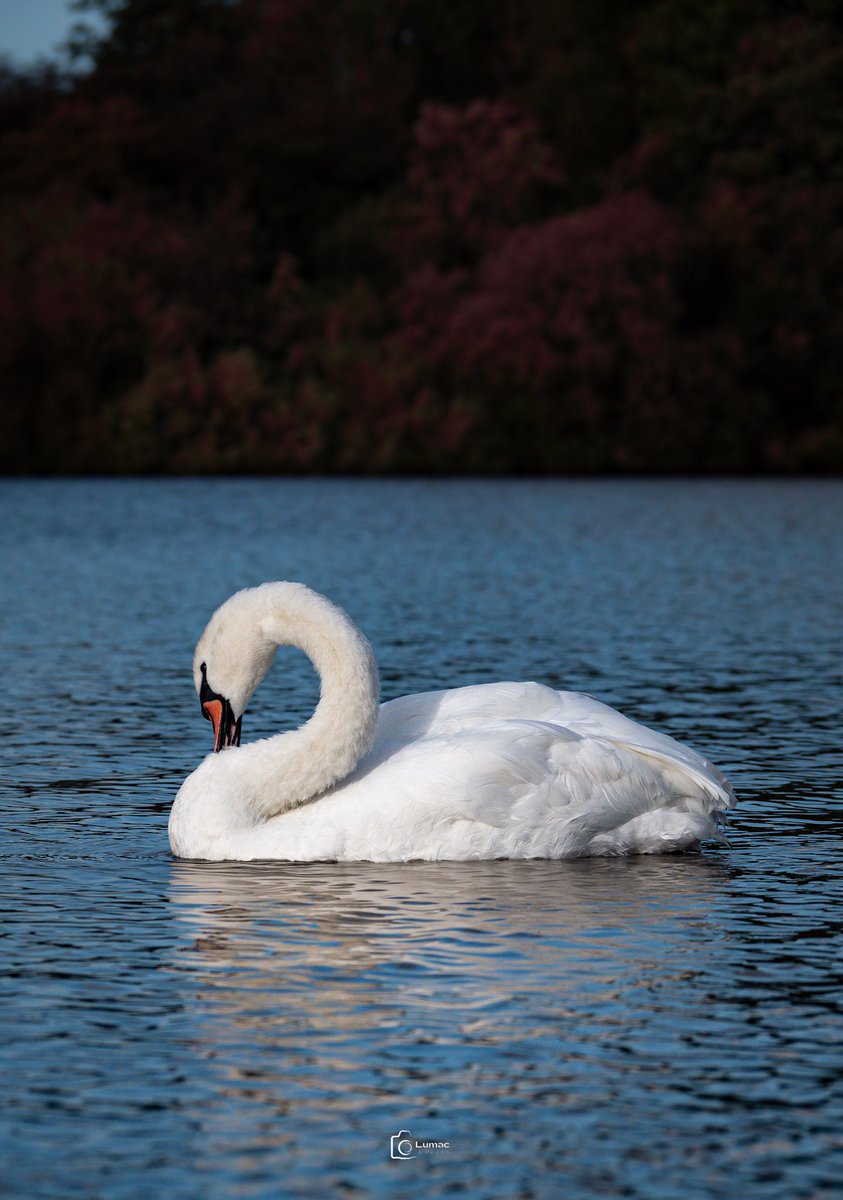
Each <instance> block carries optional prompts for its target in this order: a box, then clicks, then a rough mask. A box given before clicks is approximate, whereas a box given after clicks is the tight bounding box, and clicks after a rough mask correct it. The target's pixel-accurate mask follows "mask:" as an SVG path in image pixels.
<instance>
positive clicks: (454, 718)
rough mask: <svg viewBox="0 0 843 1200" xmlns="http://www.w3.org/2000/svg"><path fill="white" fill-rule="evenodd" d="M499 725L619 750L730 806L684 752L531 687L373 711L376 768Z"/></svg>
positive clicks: (433, 695) (471, 692) (411, 701)
mask: <svg viewBox="0 0 843 1200" xmlns="http://www.w3.org/2000/svg"><path fill="white" fill-rule="evenodd" d="M500 721H505V722H511V721H517V722H521V723H526V722H531V721H532V722H539V723H542V722H543V723H544V724H546V725H547V726H548V728H549V729H553V730H555V731H556V733H555V737H556V739H557V740H558V739H561V740H563V741H564V740H565V738H566V735H576V736H578V737H579V738H582V739H585V740H589V741H591V740H598V741H600V742H602V743H610V744H613V745H615V746H621V747H625V748H627V749H629V750H631V751H634V752H635V753H637V754H639V755H642V756H645V757H646V758H648V759H650V760H651V761H653V762H655V763H659V764H662V765H664V766H667V767H669V768H671V769H672V771H673V774H674V775H676V772H677V771H678V772H680V773H681V774H684V775H685V776H687V778H688V779H689V780H690V781H692V782H693V783H694V784H696V785H697V786H698V787H700V788H702V789H703V790H704V791H705V792H707V793H709V794H710V795H712V796H713V797H714V798H716V800H717V801H718V802H719V806H721V807H731V805H732V804H733V803H734V793H733V792H732V788H731V785H730V784H729V782H728V780H727V779H726V777H725V776H724V775H723V773H722V772H721V771H719V770H718V769H717V767H715V766H714V765H713V764H712V763H711V762H709V761H708V759H706V758H705V757H704V756H703V755H702V754H699V753H698V752H697V751H696V750H692V749H691V748H690V746H685V745H682V744H681V743H679V742H677V741H675V740H674V739H673V738H672V737H669V736H668V735H667V734H664V733H658V732H657V731H656V730H654V729H649V728H648V727H647V726H645V725H641V724H639V723H638V722H637V721H633V720H631V719H630V718H629V717H625V716H624V715H623V714H622V713H619V712H618V711H617V710H616V709H613V708H610V707H609V705H608V704H603V703H602V702H601V701H599V700H595V699H594V698H593V697H592V696H588V695H585V694H584V693H582V692H557V691H554V690H553V689H552V688H549V687H545V686H543V685H542V684H538V683H511V682H506V683H490V684H477V685H474V686H472V687H463V688H454V689H452V690H450V691H444V692H423V693H420V694H418V695H411V696H402V697H401V698H400V699H398V700H392V701H389V702H388V703H386V704H384V705H382V706H381V712H380V718H379V723H378V736H377V742H376V745H375V747H374V753H375V755H376V757H377V760H378V761H383V760H384V759H385V758H386V757H388V756H389V753H391V752H394V751H395V750H396V749H398V748H400V746H401V745H403V744H405V743H406V742H409V741H412V740H415V739H421V740H422V741H424V740H427V739H430V738H434V737H447V736H448V735H451V734H454V735H456V736H457V737H458V738H459V739H461V740H464V739H465V738H466V737H467V735H468V733H469V732H471V731H473V732H480V731H482V730H484V729H485V730H491V729H492V728H495V727H497V723H498V722H500ZM495 736H496V737H500V733H499V732H498V733H496V734H495ZM390 747H391V749H390ZM583 753H585V752H584V751H583ZM528 757H529V756H528ZM536 761H538V760H536ZM595 769H596V765H595Z"/></svg>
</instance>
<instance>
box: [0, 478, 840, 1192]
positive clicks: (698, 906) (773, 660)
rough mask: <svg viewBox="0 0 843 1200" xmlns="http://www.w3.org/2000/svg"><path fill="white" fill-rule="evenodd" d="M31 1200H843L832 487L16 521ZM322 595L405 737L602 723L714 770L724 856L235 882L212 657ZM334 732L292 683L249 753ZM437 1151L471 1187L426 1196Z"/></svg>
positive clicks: (230, 484) (11, 859)
mask: <svg viewBox="0 0 843 1200" xmlns="http://www.w3.org/2000/svg"><path fill="white" fill-rule="evenodd" d="M0 508H2V516H3V520H2V523H0V557H1V558H2V563H3V582H2V600H3V604H2V627H0V655H2V667H3V672H2V679H3V680H4V683H5V694H4V709H5V720H4V733H3V751H4V755H3V761H4V769H3V777H2V781H0V805H2V812H3V827H4V830H3V841H2V851H0V853H2V872H3V880H4V883H3V890H4V904H3V910H4V913H5V918H4V921H3V942H2V950H3V963H4V967H5V972H4V979H3V983H2V992H0V1027H2V1029H3V1032H4V1039H3V1047H2V1051H0V1058H2V1077H3V1080H4V1083H3V1087H2V1089H0V1108H2V1112H3V1151H4V1168H3V1172H2V1178H3V1186H4V1187H5V1189H6V1190H7V1192H8V1194H10V1195H12V1196H15V1197H17V1196H20V1197H26V1198H27V1200H31V1198H34V1197H61V1198H62V1200H64V1198H65V1197H71V1196H72V1197H86V1198H87V1197H97V1198H106V1200H112V1198H115V1200H116V1198H118V1197H119V1198H124V1197H125V1198H129V1197H132V1198H134V1197H138V1198H140V1197H143V1198H147V1197H149V1196H161V1197H167V1198H168V1200H194V1198H195V1197H197V1196H202V1197H207V1198H210V1200H214V1198H216V1197H220V1198H222V1197H230V1196H238V1197H239V1196H244V1197H252V1196H254V1197H278V1196H284V1195H291V1196H298V1195H303V1196H304V1195H308V1196H329V1195H350V1196H351V1195H375V1196H384V1197H386V1196H388V1197H395V1196H397V1197H408V1198H415V1197H419V1198H421V1197H429V1196H431V1195H438V1194H441V1195H446V1194H451V1193H454V1194H463V1195H467V1196H480V1197H493V1196H495V1197H496V1196H506V1197H516V1196H521V1197H543V1196H548V1197H560V1196H564V1197H566V1198H571V1197H591V1196H596V1195H599V1196H623V1197H634V1198H640V1200H660V1198H662V1197H663V1198H664V1200H668V1198H670V1200H673V1198H674V1197H676V1196H677V1195H682V1196H683V1197H688V1198H693V1197H724V1198H727V1197H728V1198H729V1200H733V1198H734V1197H735V1196H741V1195H746V1196H751V1197H753V1200H757V1198H758V1197H782V1198H783V1200H784V1198H786V1200H794V1198H798V1197H806V1198H807V1197H811V1200H823V1198H825V1197H832V1196H840V1195H841V1180H843V1050H841V1034H843V1011H842V1010H843V967H841V960H842V959H843V955H841V949H843V947H841V941H842V940H843V938H841V919H840V911H841V902H843V881H841V872H840V847H841V823H840V816H841V800H840V796H841V776H843V767H841V759H840V711H839V710H840V691H839V688H840V682H841V681H840V670H841V663H840V657H839V631H840V622H841V615H843V611H842V610H843V605H842V604H841V600H843V542H842V541H841V529H843V485H841V484H839V483H835V482H827V481H826V482H823V481H820V482H800V481H794V482H778V483H765V482H724V481H714V482H703V481H696V482H671V481H659V482H647V481H638V482H609V483H607V482H506V483H498V482H493V481H492V482H465V483H462V482H435V483H431V482H415V481H383V482H361V481H357V482H355V481H334V482H332V481H318V480H317V481H309V482H288V481H281V482H274V481H273V482H270V481H267V482H252V481H225V482H221V481H206V480H194V481H172V482H155V481H113V482H106V481H90V482H86V481H77V482H68V481H51V482H28V481H10V482H6V483H3V484H2V485H0ZM272 578H293V579H302V580H305V581H307V582H308V583H310V584H311V585H312V586H314V587H316V588H318V589H319V590H322V591H325V592H327V593H328V594H330V595H331V596H332V597H333V598H334V599H336V600H337V601H338V602H340V603H341V604H343V605H344V606H346V607H347V608H348V609H349V611H350V612H351V613H352V614H353V616H354V617H355V618H356V619H357V620H358V622H359V623H360V624H361V625H362V626H363V628H364V629H365V630H366V631H367V632H368V634H369V635H370V637H371V639H372V641H373V643H374V645H375V648H376V650H377V653H378V657H379V660H380V663H381V666H382V677H383V688H384V694H385V696H386V697H387V698H389V697H391V696H394V695H398V694H400V693H402V692H405V691H415V690H421V689H424V688H429V687H438V686H443V685H448V684H451V685H457V684H462V683H468V682H477V681H483V680H490V679H496V678H506V677H510V678H532V679H538V680H541V681H543V682H546V683H550V684H556V685H558V686H565V687H572V688H578V689H583V690H586V691H590V692H592V693H595V694H597V695H598V696H600V697H601V698H603V699H605V700H607V701H609V702H610V703H613V704H615V705H617V706H618V707H620V708H622V709H623V710H624V711H626V712H628V713H630V714H631V715H633V716H636V717H638V718H640V719H641V720H643V721H645V722H648V723H651V724H653V725H656V726H658V727H660V728H663V729H665V730H667V731H669V732H671V733H673V734H674V735H676V736H677V737H680V738H683V739H686V740H688V741H689V742H690V743H691V744H693V745H695V746H697V747H698V748H699V749H701V750H703V751H704V752H705V753H707V754H708V755H709V756H710V757H711V758H712V759H713V760H714V761H715V762H717V763H718V764H719V765H720V766H722V767H723V768H724V769H725V770H727V771H728V773H729V775H730V776H731V778H732V780H733V782H734V784H735V787H736V788H737V790H738V793H739V797H740V805H739V807H738V809H737V812H736V814H735V816H734V819H733V821H732V832H731V834H730V841H731V846H730V847H729V848H711V849H707V850H706V851H704V852H703V853H702V854H700V855H686V856H679V857H671V858H663V859H653V858H645V859H637V860H635V859H633V860H585V861H580V862H566V863H544V862H527V863H475V864H447V863H442V864H411V865H408V866H382V865H360V866H354V865H341V866H336V865H333V866H332V865H325V864H317V865H308V866H293V865H284V864H257V865H252V864H242V865H226V864H221V865H202V864H191V863H178V862H174V861H172V860H171V858H170V855H169V852H168V848H167V840H166V822H167V813H168V809H169V805H170V802H171V799H172V797H173V795H174V793H175V791H176V789H177V787H178V784H179V782H180V780H181V779H182V778H183V777H184V776H185V775H186V774H187V773H188V772H189V771H190V770H191V769H192V768H193V766H194V765H195V764H196V763H197V761H198V760H199V758H200V756H201V755H202V754H204V753H205V752H206V751H207V749H208V736H209V726H208V725H207V724H206V723H205V722H204V721H202V720H201V718H200V714H199V707H198V703H197V701H196V698H195V696H194V694H193V692H192V683H191V678H190V661H191V652H192V647H193V643H194V641H195V639H196V637H197V636H198V634H199V632H200V631H201V629H202V627H203V625H204V623H205V620H206V619H207V617H208V615H209V614H210V612H211V611H212V609H213V608H214V607H215V606H216V604H218V603H219V602H220V601H221V600H223V599H224V598H225V597H226V596H227V595H228V594H229V593H230V592H232V591H234V590H235V589H236V588H238V587H241V586H244V585H247V584H254V583H257V582H259V581H262V580H264V579H272ZM315 699H316V684H315V681H314V679H313V677H312V675H311V673H310V670H309V668H308V665H307V663H306V661H305V659H304V658H303V656H301V655H298V654H295V653H294V652H288V653H286V654H284V655H283V656H279V661H278V663H277V666H276V669H275V671H274V673H273V675H272V676H271V677H270V679H268V680H267V682H266V684H265V685H264V687H263V688H262V689H261V691H260V693H259V694H258V696H257V697H256V699H255V702H254V705H253V709H252V710H250V712H249V713H248V714H247V718H246V722H245V737H246V738H249V737H254V736H256V735H260V734H266V733H270V732H272V731H273V730H274V729H276V728H279V727H291V726H293V725H295V724H296V723H298V722H299V721H300V720H301V719H302V718H304V717H305V716H306V715H307V714H308V711H309V709H310V708H311V707H312V706H313V704H314V703H315ZM405 1130H406V1131H409V1133H410V1135H411V1137H412V1138H413V1139H417V1140H420V1141H446V1142H448V1143H449V1146H448V1148H447V1149H439V1150H429V1151H424V1152H419V1153H418V1154H417V1155H416V1156H415V1157H414V1158H413V1159H411V1160H408V1161H396V1160H391V1159H390V1138H391V1136H392V1135H395V1134H397V1133H399V1132H400V1131H405Z"/></svg>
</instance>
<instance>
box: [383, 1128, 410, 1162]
mask: <svg viewBox="0 0 843 1200" xmlns="http://www.w3.org/2000/svg"><path fill="white" fill-rule="evenodd" d="M389 1157H390V1158H415V1157H416V1156H415V1154H414V1153H413V1139H412V1137H411V1136H410V1131H409V1129H401V1130H399V1132H398V1133H393V1135H392V1137H391V1138H390V1139H389Z"/></svg>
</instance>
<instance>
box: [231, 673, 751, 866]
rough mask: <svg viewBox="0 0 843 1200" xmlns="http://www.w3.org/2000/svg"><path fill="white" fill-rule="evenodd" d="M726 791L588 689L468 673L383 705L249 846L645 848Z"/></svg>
mask: <svg viewBox="0 0 843 1200" xmlns="http://www.w3.org/2000/svg"><path fill="white" fill-rule="evenodd" d="M732 801H733V796H732V792H731V788H730V787H729V785H728V783H727V782H726V781H725V779H724V778H723V776H722V775H721V774H720V772H719V771H717V770H716V768H714V767H713V766H712V765H711V764H710V763H709V762H708V761H707V760H706V759H705V758H703V756H702V755H700V754H697V753H696V752H695V751H694V750H691V749H690V748H688V747H686V746H682V745H680V744H679V743H678V742H675V741H674V740H673V739H672V738H670V737H667V736H665V735H664V734H660V733H656V732H654V731H653V730H650V729H647V728H645V727H644V726H642V725H639V724H638V723H637V722H635V721H632V720H629V719H628V718H627V717H624V716H623V715H622V714H620V713H618V712H616V711H615V710H614V709H611V708H609V707H608V706H607V705H605V704H601V703H600V702H599V701H597V700H594V699H592V697H590V696H585V695H581V694H579V693H575V692H556V691H554V690H553V689H551V688H548V687H544V686H542V685H540V684H536V683H494V684H481V685H476V686H473V687H464V688H457V689H454V690H451V691H443V692H427V693H422V694H418V695H411V696H403V697H401V698H399V699H397V700H391V701H389V702H387V703H386V704H384V705H382V707H381V710H380V715H379V719H378V725H377V731H376V738H375V742H374V745H373V747H372V749H371V750H370V751H369V753H368V754H366V755H365V756H364V757H363V758H362V759H361V761H360V763H359V765H358V767H357V769H356V770H355V771H354V772H353V773H352V774H351V775H350V776H349V777H348V778H347V779H345V780H343V781H342V783H340V784H338V785H337V787H336V788H334V789H332V790H331V791H329V792H327V793H326V794H325V795H323V796H322V797H320V798H319V799H318V800H317V801H316V802H315V803H311V804H308V805H305V806H303V807H302V808H300V809H298V810H296V811H294V812H289V813H286V814H285V815H284V816H283V817H282V818H279V819H278V821H277V822H275V821H270V822H269V823H268V825H267V826H266V828H265V831H264V833H263V835H262V838H261V842H262V847H263V849H262V853H263V854H265V856H266V857H284V856H287V857H292V858H309V857H318V858H338V859H370V860H380V861H389V860H396V859H397V860H400V859H416V858H424V859H431V858H434V859H435V858H441V859H471V858H534V857H535V858H571V857H578V856H581V855H586V854H628V853H655V852H663V851H665V850H681V849H687V848H689V847H692V846H695V845H697V844H698V843H699V842H700V840H703V839H705V838H720V837H721V836H722V835H721V834H720V833H719V830H718V824H717V819H718V815H719V813H721V812H722V811H723V810H725V809H727V808H728V807H730V805H731V803H732ZM273 826H275V829H273ZM255 832H256V833H257V831H255ZM264 839H265V840H264ZM254 856H255V857H260V856H261V854H260V853H256V854H255V855H254Z"/></svg>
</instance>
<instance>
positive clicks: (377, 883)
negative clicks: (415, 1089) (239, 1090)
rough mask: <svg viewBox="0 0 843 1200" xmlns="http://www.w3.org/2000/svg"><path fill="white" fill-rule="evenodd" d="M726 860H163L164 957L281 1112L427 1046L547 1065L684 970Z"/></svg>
mask: <svg viewBox="0 0 843 1200" xmlns="http://www.w3.org/2000/svg"><path fill="white" fill-rule="evenodd" d="M730 874H731V870H730V868H729V867H728V866H727V865H726V863H724V862H723V861H721V860H719V859H717V858H716V857H706V856H703V857H688V858H683V859H682V860H677V859H664V858H662V859H637V860H620V861H619V860H609V861H607V860H601V859H585V860H579V861H576V862H564V863H552V862H495V863H418V864H411V865H393V864H365V865H353V866H352V865H338V864H312V865H308V866H304V867H303V866H300V865H298V866H295V865H291V864H279V863H271V864H270V863H265V864H260V865H259V866H257V867H256V866H254V865H245V864H230V863H219V864H217V863H213V864H210V863H205V864H202V863H185V862H174V863H173V867H172V877H171V881H172V883H171V899H172V903H173V905H174V908H175V911H176V913H177V915H178V918H179V920H180V921H181V922H182V924H183V932H184V935H185V936H184V942H183V949H182V951H181V952H180V954H179V956H178V961H177V964H176V965H177V969H179V970H180V971H183V972H187V975H186V977H185V988H186V990H187V991H188V992H189V993H190V995H189V997H188V999H187V1003H189V1004H190V1005H192V1006H195V1007H198V1008H199V1009H200V1010H201V1012H202V1013H203V1015H204V1016H205V1017H207V1020H206V1021H204V1022H203V1031H202V1041H203V1042H204V1044H205V1050H206V1052H207V1053H208V1054H211V1053H213V1054H214V1055H215V1056H216V1057H217V1060H218V1063H219V1066H220V1068H221V1069H222V1070H223V1071H224V1074H225V1075H226V1077H227V1079H228V1080H229V1081H231V1082H232V1083H234V1082H235V1081H241V1082H248V1084H249V1086H250V1087H251V1088H252V1089H258V1090H261V1091H262V1094H263V1096H264V1098H265V1099H266V1100H267V1101H269V1102H270V1103H272V1104H273V1105H277V1106H278V1107H279V1108H280V1109H281V1110H284V1109H287V1108H289V1106H290V1105H291V1104H294V1105H296V1106H301V1105H303V1104H304V1105H307V1104H308V1103H311V1102H313V1101H314V1100H315V1101H316V1102H317V1103H319V1104H322V1105H324V1104H325V1103H326V1102H327V1103H328V1104H329V1105H331V1106H334V1107H339V1108H353V1107H355V1106H358V1105H366V1104H369V1103H371V1101H372V1097H373V1096H376V1095H377V1094H379V1093H380V1094H382V1095H384V1096H392V1095H394V1094H395V1092H396V1090H397V1089H400V1088H401V1087H403V1082H402V1081H406V1079H407V1077H408V1073H412V1070H413V1069H415V1070H416V1071H422V1072H425V1071H429V1072H431V1073H432V1074H437V1073H438V1072H440V1071H441V1070H442V1069H444V1068H445V1064H446V1060H447V1056H446V1055H445V1056H443V1055H440V1054H437V1053H435V1052H432V1050H431V1048H432V1047H436V1046H441V1047H443V1049H445V1048H450V1049H451V1050H453V1048H454V1047H455V1046H462V1047H464V1048H470V1047H473V1049H474V1051H475V1052H476V1053H479V1054H480V1056H481V1058H482V1053H481V1052H482V1048H483V1047H494V1046H503V1047H506V1049H507V1053H509V1054H512V1053H513V1052H514V1051H515V1049H516V1048H518V1053H520V1054H522V1055H523V1056H524V1058H525V1059H529V1058H535V1059H536V1061H537V1063H538V1069H539V1070H540V1071H547V1072H549V1073H550V1075H551V1076H552V1077H553V1079H554V1080H557V1081H558V1079H559V1078H560V1074H564V1073H566V1072H567V1073H568V1074H570V1072H571V1068H572V1062H573V1060H576V1059H579V1060H580V1061H581V1062H587V1061H588V1060H589V1058H592V1059H597V1058H600V1057H602V1056H605V1054H606V1053H611V1046H612V1042H613V1039H614V1038H615V1037H616V1035H617V1033H618V1030H619V1029H621V1028H623V1029H625V1030H628V1029H629V1027H630V1023H632V1024H633V1025H635V1024H636V1023H641V1021H642V1020H643V1021H644V1022H645V1023H646V1018H647V1013H648V1012H649V1010H650V1008H651V1007H652V1005H653V1004H654V1003H655V1002H656V998H657V997H658V995H659V993H661V992H663V991H665V990H668V991H669V990H670V989H672V988H675V987H676V986H680V987H681V986H682V981H683V980H689V979H693V977H694V975H695V973H696V971H697V969H698V967H699V963H698V962H697V961H696V956H697V953H698V949H699V944H700V943H701V942H710V941H711V940H712V935H711V927H712V925H713V924H715V923H717V921H718V917H717V916H716V915H712V910H714V912H715V914H716V910H717V908H718V907H720V905H719V901H720V899H721V897H722V895H723V892H724V890H725V889H724V883H725V882H726V879H727V878H728V877H729V876H730ZM548 1038H549V1039H552V1041H553V1043H554V1045H555V1052H554V1061H553V1062H552V1063H551V1062H549V1061H548V1062H544V1061H543V1057H544V1054H545V1052H546V1049H547V1047H546V1042H547V1039H548ZM533 1040H536V1041H537V1042H539V1043H541V1044H542V1046H544V1049H542V1048H541V1047H540V1046H539V1045H537V1046H536V1048H535V1049H531V1048H530V1045H529V1043H530V1042H531V1041H533ZM468 1057H469V1058H471V1054H469V1055H468ZM461 1061H463V1062H465V1061H467V1060H466V1058H465V1056H463V1058H462V1059H461ZM619 1065H620V1066H621V1067H623V1068H624V1069H625V1068H626V1067H627V1066H628V1065H629V1064H628V1062H624V1061H621V1062H620V1064H619ZM453 1070H454V1064H453V1063H450V1065H448V1066H447V1072H448V1073H449V1074H452V1073H453ZM332 1071H333V1072H337V1071H338V1072H339V1073H340V1074H339V1075H335V1076H333V1080H334V1082H333V1083H332V1076H331V1075H330V1072H332ZM438 1082H439V1083H440V1084H441V1082H442V1079H441V1078H439V1081H438ZM350 1085H351V1086H350ZM355 1085H359V1088H362V1089H363V1091H362V1092H361V1091H360V1090H359V1088H358V1089H357V1090H355ZM419 1100H420V1101H421V1102H422V1103H424V1102H427V1100H429V1097H425V1096H424V1089H421V1091H420V1092H419Z"/></svg>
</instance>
